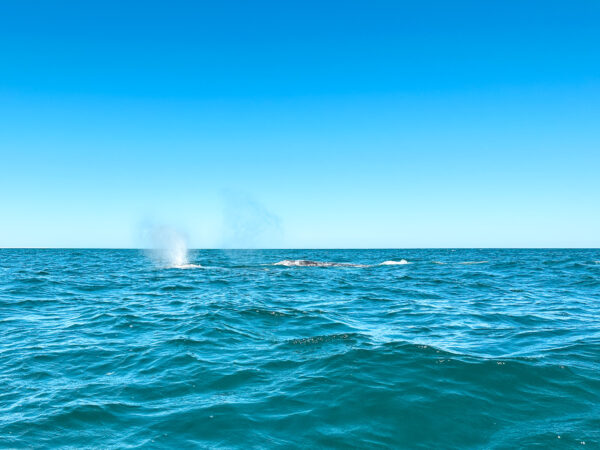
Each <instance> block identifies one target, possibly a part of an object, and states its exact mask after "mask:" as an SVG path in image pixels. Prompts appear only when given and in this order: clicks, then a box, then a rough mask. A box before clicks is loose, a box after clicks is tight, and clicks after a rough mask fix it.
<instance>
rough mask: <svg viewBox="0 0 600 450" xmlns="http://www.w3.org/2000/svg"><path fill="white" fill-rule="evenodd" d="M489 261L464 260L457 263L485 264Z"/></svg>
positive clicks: (466, 264) (465, 264)
mask: <svg viewBox="0 0 600 450" xmlns="http://www.w3.org/2000/svg"><path fill="white" fill-rule="evenodd" d="M488 262H489V261H464V262H459V263H458V264H462V265H464V266H468V265H471V264H485V263H488Z"/></svg>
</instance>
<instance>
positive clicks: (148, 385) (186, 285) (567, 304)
mask: <svg viewBox="0 0 600 450" xmlns="http://www.w3.org/2000/svg"><path fill="white" fill-rule="evenodd" d="M189 259H190V261H189V265H187V266H185V267H186V268H185V269H182V268H161V267H157V266H156V265H155V264H153V263H152V262H151V261H150V260H149V259H148V258H147V257H146V255H144V253H142V252H140V251H137V250H0V446H3V447H51V446H58V447H77V448H81V447H102V448H107V447H108V448H110V447H119V448H121V447H128V446H142V447H167V446H169V447H279V446H281V447H390V446H393V447H397V446H407V447H416V446H423V447H437V448H452V447H456V448H464V447H469V446H470V447H476V448H480V447H486V448H507V447H528V446H535V445H539V446H540V447H547V446H552V447H557V448H563V447H564V448H571V447H575V446H581V445H584V444H585V445H586V446H587V447H586V448H589V447H592V448H594V447H598V446H600V251H598V250H456V251H452V250H355V251H338V250H333V251H332V250H319V251H309V250H294V251H283V250H273V251H228V252H224V251H216V250H213V251H195V252H191V255H190V258H189ZM402 259H404V260H405V262H407V263H408V264H390V263H388V264H385V265H381V263H382V262H385V261H388V262H389V261H395V262H400V261H401V260H402ZM282 261H284V262H286V263H285V264H279V265H274V264H275V263H279V262H282ZM297 261H309V262H327V263H332V262H333V263H344V265H337V264H325V265H321V264H303V263H294V262H297ZM194 265H201V266H202V267H196V266H194Z"/></svg>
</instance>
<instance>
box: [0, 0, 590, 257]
mask: <svg viewBox="0 0 600 450" xmlns="http://www.w3.org/2000/svg"><path fill="white" fill-rule="evenodd" d="M599 24H600V2H598V1H596V0H589V1H578V0H573V1H552V0H544V1H523V0H519V1H510V0H502V1H481V0H477V1H471V2H465V1H413V2H402V1H398V0H396V1H389V2H388V1H377V0H369V1H351V0H345V1H323V0H320V1H314V2H313V1H308V0H302V1H297V2H296V1H272V2H261V1H239V2H231V1H226V0H225V1H213V2H192V1H189V2H183V1H168V2H167V1H163V2H155V1H147V0H146V1H139V2H132V1H130V2H127V1H111V0H102V1H80V0H77V1H60V0H55V1H52V2H49V1H42V0H39V1H30V0H12V1H11V0H7V1H2V2H0V246H9V247H20V246H26V247H31V246H33V247H37V246H42V247H134V246H138V245H142V244H140V237H139V236H140V234H143V232H142V231H140V230H143V229H145V228H147V227H148V226H156V225H157V224H158V225H169V226H173V227H175V228H177V229H180V230H182V231H183V232H185V233H186V234H187V236H188V238H189V241H190V244H191V245H192V246H194V247H221V246H224V247H540V246H541V247H544V246H548V247H571V246H575V247H600V26H599Z"/></svg>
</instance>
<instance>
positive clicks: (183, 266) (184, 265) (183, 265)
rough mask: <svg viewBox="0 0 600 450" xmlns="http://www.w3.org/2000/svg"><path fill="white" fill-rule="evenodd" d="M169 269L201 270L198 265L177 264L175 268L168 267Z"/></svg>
mask: <svg viewBox="0 0 600 450" xmlns="http://www.w3.org/2000/svg"><path fill="white" fill-rule="evenodd" d="M169 268H170V269H202V266H201V265H200V264H179V265H175V266H170V267H169Z"/></svg>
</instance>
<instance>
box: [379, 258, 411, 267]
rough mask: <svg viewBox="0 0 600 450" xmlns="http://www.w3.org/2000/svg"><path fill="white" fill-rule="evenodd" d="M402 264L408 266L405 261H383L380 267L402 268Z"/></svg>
mask: <svg viewBox="0 0 600 450" xmlns="http://www.w3.org/2000/svg"><path fill="white" fill-rule="evenodd" d="M404 264H410V263H409V262H408V261H407V260H405V259H401V260H400V261H384V262H382V263H381V264H379V265H380V266H402V265H404Z"/></svg>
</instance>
